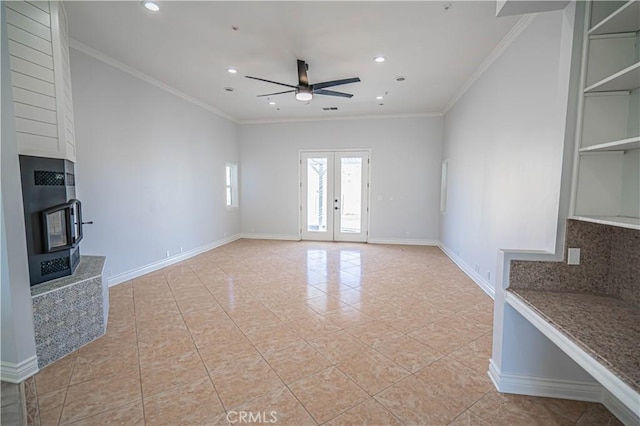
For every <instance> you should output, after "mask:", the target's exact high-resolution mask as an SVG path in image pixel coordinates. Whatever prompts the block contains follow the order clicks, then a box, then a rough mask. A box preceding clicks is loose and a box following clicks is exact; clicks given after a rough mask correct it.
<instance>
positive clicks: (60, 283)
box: [31, 256, 106, 297]
mask: <svg viewBox="0 0 640 426" xmlns="http://www.w3.org/2000/svg"><path fill="white" fill-rule="evenodd" d="M105 260H106V257H104V256H80V263H79V264H78V267H77V268H76V271H75V272H74V273H73V274H72V275H69V276H66V277H62V278H57V279H55V280H51V281H47V282H46V283H42V284H38V285H34V286H33V287H31V297H35V296H41V295H43V294H45V293H49V292H50V291H54V290H59V289H61V288H64V287H67V286H69V285H72V284H77V283H80V282H83V281H87V280H90V279H92V278H95V277H98V276H100V275H102V268H103V267H104V262H105Z"/></svg>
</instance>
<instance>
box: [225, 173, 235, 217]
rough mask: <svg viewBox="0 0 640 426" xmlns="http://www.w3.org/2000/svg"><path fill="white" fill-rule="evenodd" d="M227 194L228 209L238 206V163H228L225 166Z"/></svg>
mask: <svg viewBox="0 0 640 426" xmlns="http://www.w3.org/2000/svg"><path fill="white" fill-rule="evenodd" d="M225 196H226V206H227V208H228V209H236V208H238V164H237V163H227V164H226V166H225Z"/></svg>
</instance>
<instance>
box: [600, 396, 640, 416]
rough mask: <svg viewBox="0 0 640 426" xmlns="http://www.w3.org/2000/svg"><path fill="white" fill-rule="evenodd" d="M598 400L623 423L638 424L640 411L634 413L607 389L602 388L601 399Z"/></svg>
mask: <svg viewBox="0 0 640 426" xmlns="http://www.w3.org/2000/svg"><path fill="white" fill-rule="evenodd" d="M600 402H602V405H604V406H605V407H607V410H609V411H611V414H613V415H614V416H616V417H617V418H618V420H620V421H621V422H622V423H624V424H625V425H640V411H638V412H635V413H634V412H633V410H631V409H629V407H627V406H626V405H624V404H623V403H621V402H620V400H619V399H618V398H616V397H615V396H613V394H612V393H611V392H609V391H608V390H606V389H603V390H602V401H600ZM639 406H640V405H639ZM639 410H640V408H639Z"/></svg>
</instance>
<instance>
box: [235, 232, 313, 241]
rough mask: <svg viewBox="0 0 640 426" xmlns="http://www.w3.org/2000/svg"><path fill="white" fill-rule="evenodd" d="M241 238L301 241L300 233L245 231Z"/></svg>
mask: <svg viewBox="0 0 640 426" xmlns="http://www.w3.org/2000/svg"><path fill="white" fill-rule="evenodd" d="M240 238H246V239H248V240H282V241H300V235H297V234H256V233H243V234H240Z"/></svg>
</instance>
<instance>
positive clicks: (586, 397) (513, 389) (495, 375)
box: [489, 360, 604, 402]
mask: <svg viewBox="0 0 640 426" xmlns="http://www.w3.org/2000/svg"><path fill="white" fill-rule="evenodd" d="M489 377H490V378H491V381H493V384H494V385H495V386H496V389H497V390H498V391H499V392H503V393H513V394H517V395H530V396H542V397H546V398H560V399H572V400H576V401H589V402H602V395H603V391H604V387H603V386H602V385H601V384H600V383H598V382H595V381H594V382H583V381H574V380H558V379H548V378H541V377H532V376H521V375H516V374H507V373H501V372H500V370H499V369H498V368H497V366H496V365H495V364H494V362H493V360H491V361H490V363H489Z"/></svg>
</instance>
